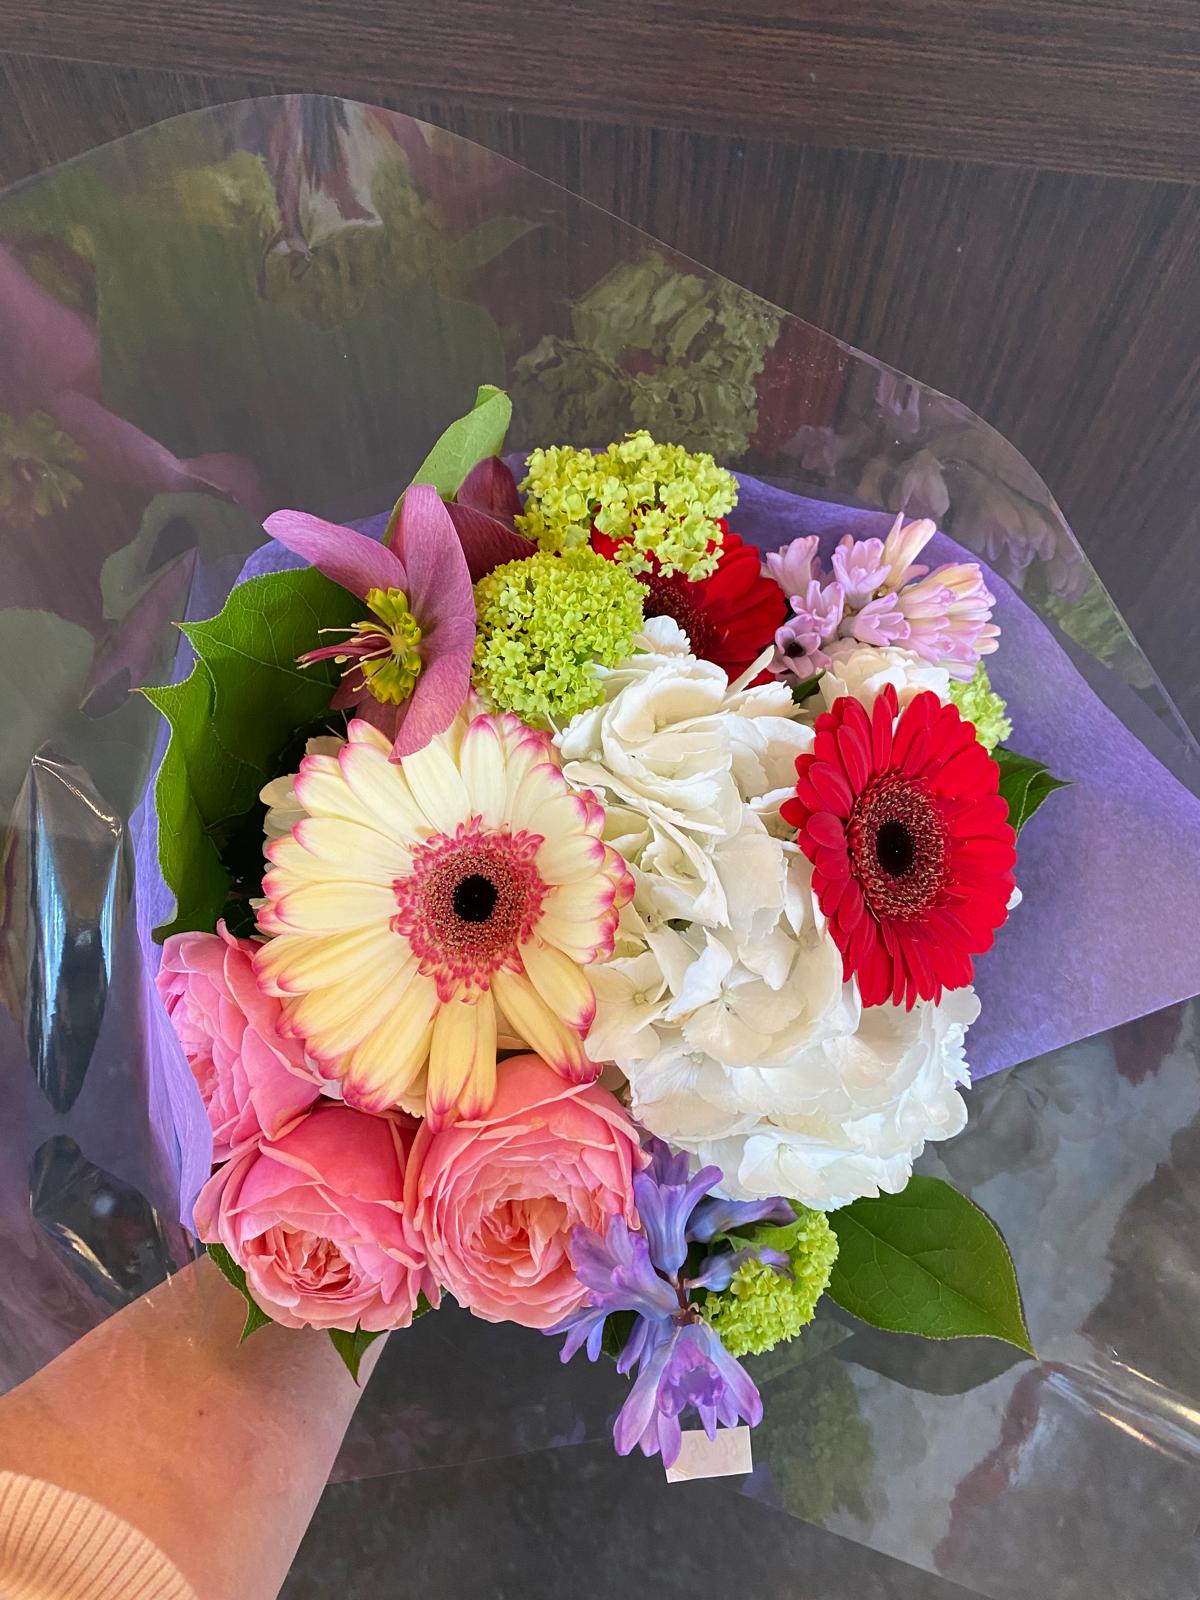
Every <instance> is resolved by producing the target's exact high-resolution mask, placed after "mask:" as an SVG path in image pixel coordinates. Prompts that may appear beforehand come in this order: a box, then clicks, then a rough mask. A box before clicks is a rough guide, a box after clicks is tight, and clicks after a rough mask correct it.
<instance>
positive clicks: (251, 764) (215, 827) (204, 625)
mask: <svg viewBox="0 0 1200 1600" xmlns="http://www.w3.org/2000/svg"><path fill="white" fill-rule="evenodd" d="M361 610H362V602H361V600H358V599H356V598H355V596H353V595H351V594H348V593H347V592H346V590H344V589H340V588H339V587H338V586H337V584H335V583H331V582H330V580H329V579H328V578H326V577H324V576H323V575H322V574H321V573H320V572H318V571H316V569H315V568H312V567H306V568H303V569H302V570H300V571H297V572H273V573H270V574H267V575H266V576H264V577H261V578H249V579H247V581H246V582H245V583H240V584H238V585H237V587H236V588H235V589H234V590H233V592H232V593H231V594H230V596H229V599H228V600H227V601H226V602H225V605H224V607H223V608H222V610H221V611H220V613H219V614H218V615H217V616H215V617H212V618H210V619H209V621H207V622H193V623H188V624H186V625H185V626H184V629H183V631H184V632H185V633H186V634H187V637H188V638H189V639H190V641H191V643H192V646H193V648H194V649H195V651H196V655H197V657H198V660H197V662H196V665H195V666H194V667H193V668H192V671H191V673H190V674H189V676H188V677H187V678H185V679H184V681H183V682H182V683H177V684H167V685H165V686H164V687H162V688H157V689H144V690H143V691H142V692H143V694H144V695H145V696H146V698H147V699H148V700H149V701H150V702H151V703H152V704H153V705H155V706H157V707H158V709H159V711H161V712H162V714H163V716H164V717H166V719H167V721H168V723H169V724H170V726H171V738H170V741H169V743H168V745H167V750H166V754H165V755H164V757H163V761H162V765H161V767H160V768H159V772H158V779H157V782H156V784H155V790H154V796H155V807H156V810H157V813H158V858H159V865H160V866H161V868H162V874H163V877H164V878H165V879H166V883H167V887H168V888H169V889H170V890H171V892H172V894H173V895H174V896H175V915H174V917H173V918H172V919H171V921H169V922H166V923H164V924H163V925H162V926H161V927H159V928H156V929H155V930H154V936H155V938H156V939H160V940H161V939H165V938H167V937H168V936H169V935H170V934H172V933H178V932H182V931H184V930H186V929H190V928H202V929H209V928H212V927H214V926H215V924H216V921H217V919H218V917H220V915H221V913H222V909H223V907H224V906H225V902H226V899H227V897H228V895H229V891H230V887H231V884H232V878H231V875H230V873H229V870H228V868H227V866H226V864H225V862H224V860H223V859H222V854H221V849H220V847H219V842H218V841H219V838H220V837H222V836H223V835H225V834H227V833H228V831H229V828H228V825H229V824H230V823H231V822H232V821H233V820H234V819H236V818H239V817H242V816H245V815H246V813H247V812H249V811H250V810H251V809H252V808H253V806H254V805H255V803H256V801H257V799H258V794H259V790H260V789H261V788H262V786H263V784H264V783H265V782H266V781H267V780H268V779H269V778H272V777H275V776H276V770H275V767H276V762H277V761H278V758H279V755H280V752H281V751H282V750H283V749H284V747H285V746H286V745H287V744H288V742H289V740H291V738H292V736H293V734H294V733H295V731H296V729H297V728H301V727H304V726H306V725H308V724H310V723H312V722H314V721H316V720H317V719H318V718H319V717H321V716H322V715H324V714H328V712H329V698H330V691H331V688H332V685H333V682H334V677H335V672H336V669H335V668H334V666H333V664H332V663H331V662H318V663H316V664H315V665H314V666H312V667H298V666H297V665H296V657H297V656H298V655H301V654H302V653H303V652H304V651H306V650H311V649H313V648H314V646H315V645H316V644H317V642H318V639H319V637H320V630H321V629H322V628H329V627H335V628H336V627H348V626H349V624H350V623H351V622H352V621H353V620H354V619H355V617H356V616H357V615H358V614H359V613H360V612H361Z"/></svg>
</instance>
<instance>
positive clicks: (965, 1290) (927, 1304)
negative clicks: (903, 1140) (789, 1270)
mask: <svg viewBox="0 0 1200 1600" xmlns="http://www.w3.org/2000/svg"><path fill="white" fill-rule="evenodd" d="M829 1220H830V1223H831V1224H832V1226H833V1228H834V1231H835V1232H836V1233H837V1236H838V1257H837V1261H836V1262H835V1263H834V1268H833V1275H832V1277H831V1278H830V1281H829V1295H830V1298H831V1299H833V1300H834V1301H836V1302H837V1304H838V1305H840V1306H841V1307H842V1308H843V1309H844V1310H846V1311H849V1312H852V1313H853V1315H854V1316H856V1317H859V1318H861V1319H862V1321H863V1322H869V1323H871V1324H872V1325H873V1326H874V1327H876V1328H887V1329H889V1330H890V1331H891V1332H893V1333H917V1334H921V1335H923V1336H924V1337H925V1338H927V1339H961V1338H980V1337H991V1338H993V1339H1004V1340H1006V1341H1007V1342H1008V1343H1009V1344H1013V1345H1016V1346H1017V1347H1018V1349H1021V1350H1024V1351H1026V1352H1028V1354H1030V1355H1032V1354H1033V1353H1034V1352H1033V1346H1032V1344H1031V1343H1030V1341H1029V1331H1028V1329H1027V1328H1026V1326H1025V1318H1024V1315H1023V1313H1022V1310H1021V1296H1020V1291H1019V1290H1018V1288H1017V1277H1016V1273H1015V1272H1014V1270H1013V1264H1012V1258H1011V1257H1010V1256H1009V1253H1008V1249H1007V1247H1006V1245H1005V1243H1004V1240H1003V1239H1002V1238H1001V1236H1000V1233H999V1230H998V1229H997V1228H996V1225H995V1224H994V1223H993V1222H992V1221H991V1219H990V1218H989V1217H988V1216H987V1215H986V1214H985V1213H984V1212H982V1211H981V1210H980V1209H979V1207H978V1206H977V1205H975V1204H974V1202H973V1201H971V1200H968V1199H967V1197H966V1196H965V1195H962V1194H959V1192H958V1190H957V1189H953V1188H951V1186H950V1185H949V1184H948V1183H943V1182H942V1180H941V1179H940V1178H920V1177H918V1178H910V1179H909V1181H908V1185H907V1187H906V1188H905V1189H904V1191H903V1192H902V1193H901V1194H890V1195H880V1196H879V1198H878V1199H876V1200H856V1201H855V1202H854V1204H853V1205H849V1206H845V1207H843V1208H842V1210H840V1211H834V1212H831V1213H830V1217H829Z"/></svg>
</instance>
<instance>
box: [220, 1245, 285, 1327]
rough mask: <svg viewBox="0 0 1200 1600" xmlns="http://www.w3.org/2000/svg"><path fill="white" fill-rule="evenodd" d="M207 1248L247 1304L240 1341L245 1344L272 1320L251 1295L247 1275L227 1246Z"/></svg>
mask: <svg viewBox="0 0 1200 1600" xmlns="http://www.w3.org/2000/svg"><path fill="white" fill-rule="evenodd" d="M205 1248H206V1249H207V1251H208V1253H209V1255H210V1256H211V1257H212V1260H213V1263H214V1264H215V1266H216V1267H217V1268H218V1269H219V1270H220V1272H221V1273H222V1275H223V1276H224V1277H226V1278H228V1279H229V1282H230V1283H231V1284H232V1285H233V1287H234V1288H235V1289H236V1290H237V1292H238V1293H239V1294H240V1295H241V1297H242V1299H243V1300H244V1301H245V1302H246V1321H245V1324H244V1325H243V1327H242V1337H241V1340H240V1341H239V1342H240V1343H242V1344H244V1343H245V1342H246V1340H247V1339H248V1338H249V1337H250V1335H251V1334H252V1333H257V1332H258V1330H259V1329H260V1328H265V1327H266V1326H267V1324H268V1323H269V1322H270V1321H271V1318H270V1317H269V1316H268V1315H267V1313H266V1312H265V1311H264V1310H263V1308H262V1307H261V1306H260V1305H259V1303H258V1301H257V1300H255V1299H254V1297H253V1295H251V1293H250V1290H249V1289H248V1288H247V1287H246V1274H245V1273H244V1272H243V1271H242V1269H241V1267H239V1266H238V1264H237V1262H236V1261H235V1260H234V1259H233V1257H232V1256H231V1255H230V1254H229V1251H228V1250H226V1248H225V1246H224V1245H223V1244H210V1245H206V1246H205Z"/></svg>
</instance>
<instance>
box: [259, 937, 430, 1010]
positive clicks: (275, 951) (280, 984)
mask: <svg viewBox="0 0 1200 1600" xmlns="http://www.w3.org/2000/svg"><path fill="white" fill-rule="evenodd" d="M393 947H395V948H396V950H397V955H398V956H403V955H404V954H406V953H407V951H408V942H407V940H403V939H401V938H399V937H398V936H397V935H396V934H394V933H393V932H392V930H391V929H390V928H389V927H388V926H387V925H386V924H372V925H371V926H369V927H366V928H355V929H354V930H353V931H352V932H351V933H336V934H332V935H330V936H328V937H326V938H321V939H314V938H310V937H309V936H308V935H307V934H298V933H297V934H290V933H285V934H281V935H280V936H279V937H278V938H276V939H268V940H267V942H266V943H265V944H263V945H260V946H259V948H258V951H257V952H256V954H255V958H254V971H255V974H256V976H257V978H258V981H259V983H260V984H261V985H262V987H263V988H264V989H265V990H266V992H267V993H268V994H303V993H304V992H305V991H306V990H308V989H316V988H320V987H328V986H329V985H331V984H335V983H341V982H343V981H344V980H345V979H348V978H355V977H357V976H358V975H359V974H361V973H362V972H363V971H364V969H366V968H367V967H369V966H370V965H371V964H372V962H374V961H377V960H380V959H383V960H387V959H388V958H389V957H390V955H391V953H392V950H393Z"/></svg>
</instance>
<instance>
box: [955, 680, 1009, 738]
mask: <svg viewBox="0 0 1200 1600" xmlns="http://www.w3.org/2000/svg"><path fill="white" fill-rule="evenodd" d="M950 699H951V700H952V701H953V702H954V704H955V705H956V706H957V707H958V709H959V712H960V713H961V715H962V716H964V717H965V718H966V719H967V721H968V722H973V723H974V724H975V733H976V735H977V736H978V739H979V742H980V744H981V745H982V746H983V748H984V749H985V750H986V751H987V753H988V755H991V753H992V751H993V750H994V749H995V748H996V746H997V745H998V744H1003V742H1004V740H1005V739H1007V738H1008V736H1009V734H1010V733H1011V732H1012V723H1011V722H1010V721H1009V720H1008V718H1007V717H1006V716H1005V714H1004V713H1005V711H1006V710H1007V709H1008V708H1007V706H1006V704H1005V702H1004V701H1003V700H1002V699H1001V698H1000V696H999V695H998V694H997V693H996V691H995V690H994V689H993V688H992V685H991V683H990V681H989V680H988V675H987V670H986V668H985V667H984V665H983V662H982V661H981V662H980V663H979V665H978V666H977V667H976V668H975V676H974V677H973V678H971V679H970V680H969V681H968V682H966V683H960V682H958V681H957V680H956V679H954V678H951V680H950Z"/></svg>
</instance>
